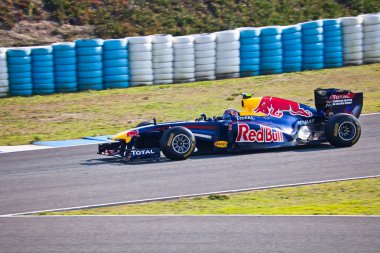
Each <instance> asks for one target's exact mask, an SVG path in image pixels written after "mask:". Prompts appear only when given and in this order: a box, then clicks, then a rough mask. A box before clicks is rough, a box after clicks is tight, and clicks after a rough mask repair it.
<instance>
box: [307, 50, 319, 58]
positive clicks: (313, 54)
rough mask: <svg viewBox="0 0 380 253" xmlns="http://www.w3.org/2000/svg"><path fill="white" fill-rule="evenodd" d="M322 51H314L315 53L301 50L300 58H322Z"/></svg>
mask: <svg viewBox="0 0 380 253" xmlns="http://www.w3.org/2000/svg"><path fill="white" fill-rule="evenodd" d="M323 55H324V54H323V50H315V51H309V50H303V51H302V56H303V57H313V56H323Z"/></svg>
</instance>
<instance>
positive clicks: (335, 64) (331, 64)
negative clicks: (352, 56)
mask: <svg viewBox="0 0 380 253" xmlns="http://www.w3.org/2000/svg"><path fill="white" fill-rule="evenodd" d="M343 66H344V64H343V62H341V63H329V62H327V63H325V64H324V67H325V68H340V67H343Z"/></svg>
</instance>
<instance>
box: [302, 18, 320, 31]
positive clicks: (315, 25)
mask: <svg viewBox="0 0 380 253" xmlns="http://www.w3.org/2000/svg"><path fill="white" fill-rule="evenodd" d="M322 26H323V21H322V20H315V21H310V22H305V23H301V29H302V30H307V29H313V28H319V27H322Z"/></svg>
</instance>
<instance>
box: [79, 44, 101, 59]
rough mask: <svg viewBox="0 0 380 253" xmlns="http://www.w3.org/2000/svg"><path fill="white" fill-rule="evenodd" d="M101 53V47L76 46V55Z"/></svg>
mask: <svg viewBox="0 0 380 253" xmlns="http://www.w3.org/2000/svg"><path fill="white" fill-rule="evenodd" d="M102 53H103V49H102V48H101V47H77V56H93V55H102ZM78 58H79V57H78Z"/></svg>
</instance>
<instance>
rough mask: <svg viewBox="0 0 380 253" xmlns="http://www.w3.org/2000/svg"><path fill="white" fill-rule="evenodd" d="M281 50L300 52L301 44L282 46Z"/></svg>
mask: <svg viewBox="0 0 380 253" xmlns="http://www.w3.org/2000/svg"><path fill="white" fill-rule="evenodd" d="M282 49H283V50H284V51H298V50H302V43H301V42H299V43H298V44H292V45H286V44H285V45H283V46H282Z"/></svg>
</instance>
